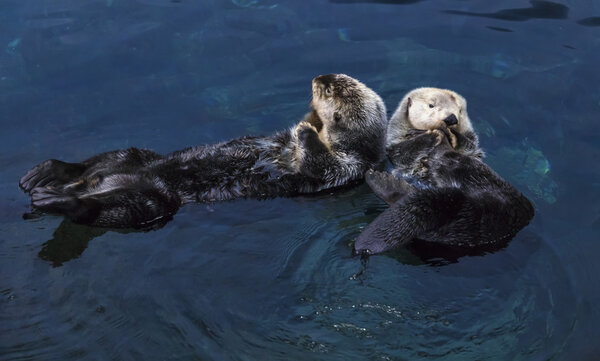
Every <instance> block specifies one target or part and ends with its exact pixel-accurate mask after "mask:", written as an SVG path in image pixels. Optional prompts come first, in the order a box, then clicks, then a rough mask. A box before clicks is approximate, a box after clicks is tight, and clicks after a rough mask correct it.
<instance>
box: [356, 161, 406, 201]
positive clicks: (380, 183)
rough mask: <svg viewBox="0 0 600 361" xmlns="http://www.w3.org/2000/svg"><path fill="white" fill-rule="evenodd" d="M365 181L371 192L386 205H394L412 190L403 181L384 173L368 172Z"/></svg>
mask: <svg viewBox="0 0 600 361" xmlns="http://www.w3.org/2000/svg"><path fill="white" fill-rule="evenodd" d="M365 181H366V182H367V184H368V185H369V187H371V189H372V190H373V192H374V193H375V194H376V195H377V196H378V197H379V198H381V199H382V200H383V201H385V202H386V203H387V204H394V203H396V202H398V201H399V200H400V199H402V198H403V197H404V196H406V195H407V194H408V193H410V192H412V191H413V190H414V187H413V186H412V185H410V184H408V182H406V181H405V180H404V179H401V178H397V177H395V176H394V175H392V174H390V173H386V172H379V171H374V170H371V169H370V170H369V171H367V173H366V174H365Z"/></svg>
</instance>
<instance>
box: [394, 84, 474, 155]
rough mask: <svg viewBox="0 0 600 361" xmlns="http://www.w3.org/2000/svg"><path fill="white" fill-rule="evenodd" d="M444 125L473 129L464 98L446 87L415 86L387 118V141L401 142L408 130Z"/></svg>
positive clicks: (452, 127) (462, 130) (431, 128)
mask: <svg viewBox="0 0 600 361" xmlns="http://www.w3.org/2000/svg"><path fill="white" fill-rule="evenodd" d="M443 126H446V127H448V128H449V129H450V130H452V131H454V132H456V133H460V134H463V133H464V132H466V131H472V130H473V126H472V125H471V121H470V119H469V116H468V115H467V101H466V100H465V98H463V97H462V96H460V95H459V94H458V93H456V92H453V91H451V90H447V89H439V88H417V89H414V90H412V91H410V92H409V93H408V94H406V96H404V98H403V99H402V101H401V102H400V105H399V106H398V108H397V109H396V111H395V112H394V115H393V116H392V118H391V120H390V124H389V127H388V139H387V145H388V146H390V145H392V144H395V143H398V142H400V141H401V140H402V139H403V138H404V136H405V135H406V134H407V132H408V131H409V130H413V129H414V130H434V129H437V128H440V127H443Z"/></svg>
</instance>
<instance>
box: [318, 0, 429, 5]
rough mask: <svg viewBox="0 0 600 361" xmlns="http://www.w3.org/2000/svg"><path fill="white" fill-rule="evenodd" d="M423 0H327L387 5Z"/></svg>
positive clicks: (336, 2)
mask: <svg viewBox="0 0 600 361" xmlns="http://www.w3.org/2000/svg"><path fill="white" fill-rule="evenodd" d="M422 1H424V0H329V2H330V3H333V4H387V5H409V4H414V3H418V2H422Z"/></svg>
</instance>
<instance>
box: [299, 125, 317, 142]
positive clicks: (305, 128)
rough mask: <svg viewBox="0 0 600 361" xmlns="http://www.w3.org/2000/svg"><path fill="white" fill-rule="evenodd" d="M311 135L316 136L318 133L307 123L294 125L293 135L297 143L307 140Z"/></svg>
mask: <svg viewBox="0 0 600 361" xmlns="http://www.w3.org/2000/svg"><path fill="white" fill-rule="evenodd" d="M312 134H314V135H317V136H318V134H319V132H318V131H317V128H315V127H314V126H313V125H312V124H310V123H309V122H304V121H303V122H300V123H298V125H296V128H294V135H295V136H296V139H298V141H300V142H304V141H306V140H307V138H308V137H310V136H311V135H312Z"/></svg>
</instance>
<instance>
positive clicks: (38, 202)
mask: <svg viewBox="0 0 600 361" xmlns="http://www.w3.org/2000/svg"><path fill="white" fill-rule="evenodd" d="M78 205H79V200H78V199H77V197H75V196H73V195H70V194H65V193H63V192H62V191H60V190H58V189H56V188H52V187H36V188H33V189H32V190H31V206H32V208H33V209H34V210H36V211H39V212H43V213H65V212H67V211H71V210H73V209H75V208H77V207H78Z"/></svg>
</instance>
